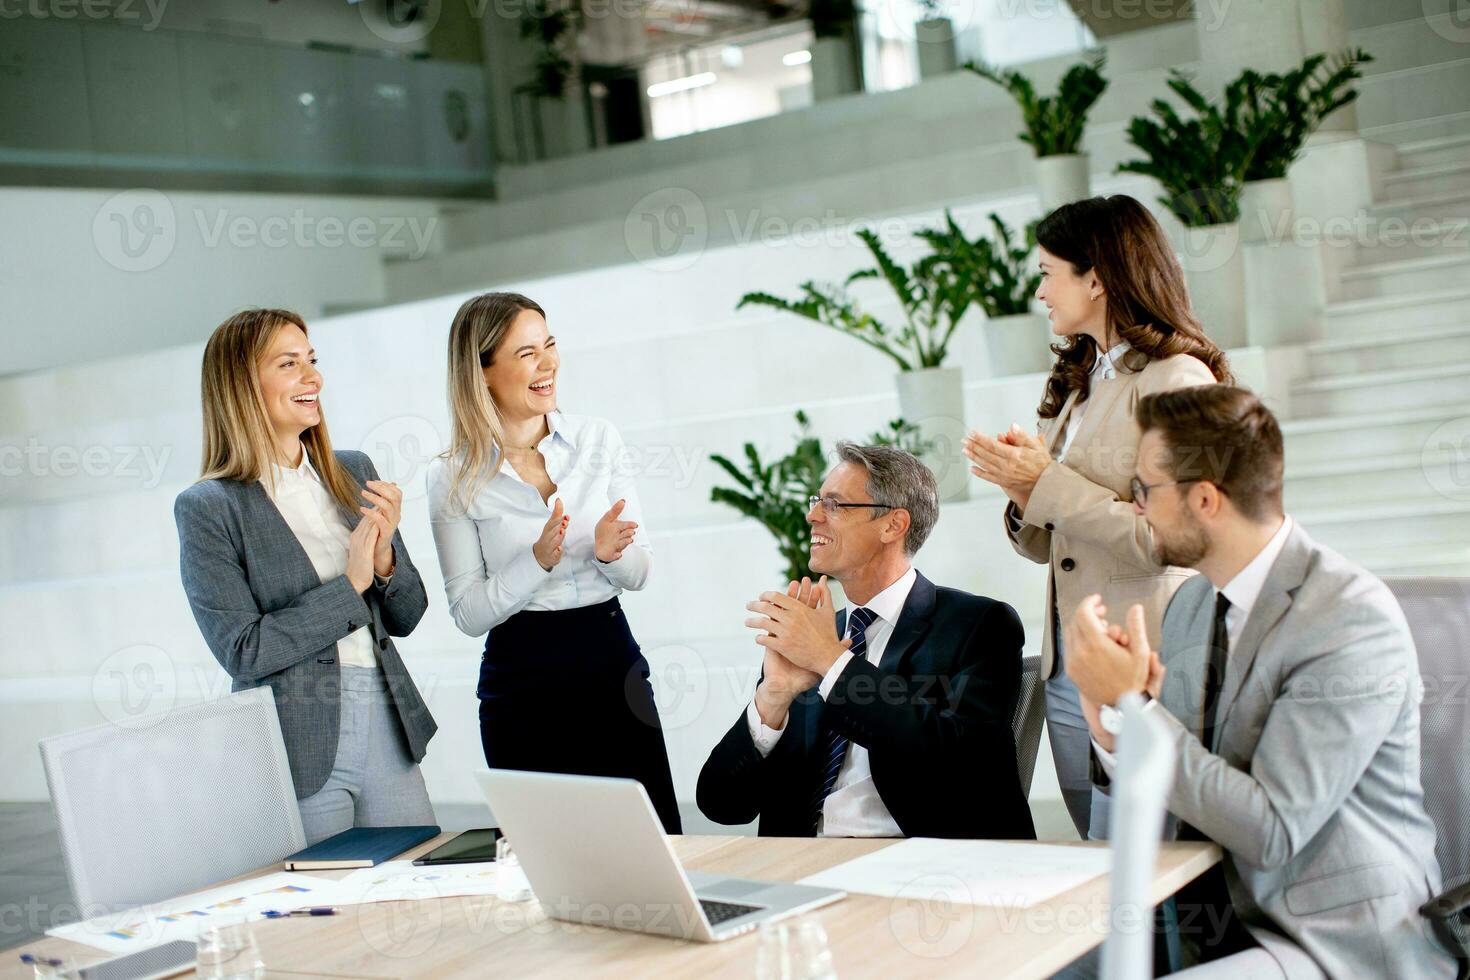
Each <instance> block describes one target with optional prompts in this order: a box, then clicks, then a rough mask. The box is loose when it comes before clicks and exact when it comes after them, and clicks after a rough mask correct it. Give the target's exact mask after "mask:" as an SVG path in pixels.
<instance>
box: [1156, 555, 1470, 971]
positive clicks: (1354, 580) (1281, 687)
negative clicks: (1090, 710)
mask: <svg viewBox="0 0 1470 980" xmlns="http://www.w3.org/2000/svg"><path fill="white" fill-rule="evenodd" d="M1214 611H1215V589H1214V587H1213V586H1212V585H1211V584H1210V581H1209V579H1207V578H1206V577H1205V576H1203V575H1199V576H1196V577H1194V578H1192V579H1190V580H1189V581H1188V582H1186V583H1185V584H1184V585H1183V586H1181V587H1180V589H1179V591H1178V592H1177V593H1175V595H1174V598H1173V601H1172V602H1170V604H1169V607H1168V610H1167V611H1166V612H1165V614H1164V623H1163V635H1162V642H1161V644H1160V656H1161V658H1162V659H1163V661H1164V664H1165V666H1166V667H1167V668H1168V669H1167V672H1166V674H1165V675H1164V686H1163V691H1162V696H1161V697H1160V699H1159V702H1160V704H1159V707H1161V708H1163V709H1164V710H1163V711H1161V712H1159V714H1160V716H1161V717H1162V718H1163V719H1164V720H1165V722H1166V723H1167V724H1168V726H1169V728H1170V730H1171V731H1172V732H1173V734H1174V741H1175V745H1176V747H1177V749H1178V763H1177V767H1176V771H1175V777H1174V786H1173V789H1172V790H1171V792H1170V796H1169V811H1170V812H1171V813H1172V814H1173V815H1174V816H1175V817H1177V818H1179V819H1181V820H1184V821H1186V822H1188V823H1189V824H1191V825H1192V826H1194V827H1195V828H1196V829H1198V830H1199V831H1201V832H1202V833H1203V834H1205V836H1207V837H1209V838H1210V839H1211V840H1213V841H1215V842H1216V843H1218V844H1220V846H1221V847H1222V848H1224V850H1225V877H1226V882H1227V884H1228V887H1229V889H1230V900H1231V903H1232V904H1233V905H1234V907H1235V910H1236V912H1237V913H1238V914H1239V916H1240V920H1241V922H1242V923H1243V924H1244V925H1245V926H1246V927H1247V928H1248V929H1249V930H1250V932H1251V935H1252V936H1253V937H1254V938H1255V939H1256V941H1257V942H1259V943H1260V944H1261V945H1262V946H1263V947H1265V949H1266V950H1267V951H1268V952H1270V953H1271V954H1272V955H1273V956H1274V957H1275V958H1276V959H1277V961H1278V962H1279V963H1280V964H1281V966H1282V968H1283V969H1284V970H1285V971H1286V974H1287V976H1289V977H1292V978H1298V977H1319V976H1321V975H1323V974H1326V975H1328V976H1332V977H1359V976H1361V977H1367V976H1372V977H1422V978H1428V977H1452V976H1454V972H1455V971H1454V964H1453V962H1452V961H1451V960H1450V959H1449V957H1448V956H1447V955H1445V954H1444V953H1442V952H1440V951H1439V948H1438V947H1437V946H1436V945H1435V944H1434V942H1433V940H1431V939H1430V938H1429V933H1428V930H1427V927H1426V925H1425V923H1424V921H1423V920H1422V919H1421V918H1420V916H1419V912H1418V909H1419V906H1420V905H1421V904H1423V903H1424V902H1426V901H1428V900H1429V898H1430V897H1431V896H1433V895H1435V894H1438V892H1439V885H1440V874H1439V869H1438V866H1437V864H1436V862H1435V857H1434V842H1435V829H1434V824H1433V823H1432V822H1431V821H1430V819H1429V817H1428V815H1427V814H1426V812H1425V810H1424V793H1423V789H1422V787H1421V783H1420V773H1419V702H1418V691H1419V663H1418V659H1417V656H1416V654H1415V651H1414V641H1413V638H1412V636H1411V635H1410V633H1409V627H1408V624H1407V623H1406V622H1405V620H1404V616H1403V613H1402V612H1401V611H1400V609H1399V606H1398V603H1397V602H1396V601H1395V600H1394V598H1393V595H1392V594H1391V593H1390V592H1389V591H1388V588H1387V587H1386V586H1385V585H1384V584H1383V583H1382V582H1380V581H1379V580H1378V579H1377V578H1375V577H1374V576H1372V575H1370V574H1369V573H1368V572H1365V571H1363V570H1362V569H1360V568H1358V567H1356V566H1355V565H1352V564H1350V563H1349V562H1348V561H1347V560H1346V559H1344V558H1343V557H1342V556H1341V555H1339V554H1337V553H1336V552H1334V551H1331V550H1330V549H1327V548H1324V547H1322V546H1320V545H1318V544H1316V543H1315V542H1313V541H1312V539H1311V538H1310V537H1308V536H1307V534H1306V532H1305V531H1303V530H1302V529H1301V527H1300V526H1297V527H1294V528H1293V529H1292V531H1291V532H1290V533H1289V534H1288V536H1287V540H1286V544H1285V547H1284V548H1283V549H1282V551H1281V554H1280V555H1279V556H1278V557H1277V559H1276V562H1275V564H1274V565H1272V567H1271V570H1270V572H1269V574H1268V575H1267V578H1266V583H1265V586H1264V588H1263V589H1262V590H1261V594H1260V597H1259V598H1258V599H1257V601H1256V604H1255V606H1254V607H1253V608H1252V609H1251V612H1250V617H1249V618H1248V619H1247V620H1246V623H1245V627H1244V629H1243V631H1242V632H1241V635H1240V639H1239V641H1237V643H1236V644H1235V647H1234V649H1232V650H1230V653H1229V659H1228V661H1227V667H1226V671H1225V683H1224V688H1223V690H1222V692H1221V698H1220V704H1219V708H1218V712H1217V721H1216V737H1215V747H1214V748H1215V751H1214V752H1211V751H1210V750H1209V749H1208V748H1207V747H1206V746H1204V745H1202V744H1201V743H1200V735H1199V733H1200V731H1201V730H1202V727H1203V726H1202V713H1201V702H1202V701H1203V692H1204V673H1205V668H1206V665H1207V664H1208V660H1209V645H1210V638H1211V631H1212V625H1213V621H1214ZM1154 710H1157V709H1154Z"/></svg>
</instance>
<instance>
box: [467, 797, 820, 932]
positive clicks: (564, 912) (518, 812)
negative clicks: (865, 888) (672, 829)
mask: <svg viewBox="0 0 1470 980" xmlns="http://www.w3.org/2000/svg"><path fill="white" fill-rule="evenodd" d="M475 778H477V779H478V780H479V781H480V789H481V790H482V791H483V792H484V794H485V799H486V800H487V801H488V802H489V804H490V810H491V812H492V813H493V814H494V815H495V820H496V822H497V823H498V824H499V825H500V830H501V832H502V833H504V834H505V836H506V837H507V838H509V840H510V845H511V847H512V849H514V851H515V853H516V856H517V857H519V858H520V862H521V867H522V869H523V870H524V871H525V872H526V878H527V879H528V880H529V881H530V883H531V890H532V891H534V892H535V893H536V898H537V899H538V900H539V901H540V902H541V907H542V908H543V909H544V910H545V911H546V913H547V915H549V916H551V917H552V918H555V919H565V920H567V921H569V922H580V923H584V924H588V925H600V926H610V927H612V928H614V929H628V930H632V931H635V932H650V933H654V934H657V935H660V936H675V937H677V938H679V939H694V940H698V941H700V942H716V941H718V940H721V939H729V938H730V937H732V936H738V935H740V934H741V933H743V932H749V931H750V930H752V929H754V928H755V927H756V926H758V925H760V923H762V922H765V921H767V920H770V919H779V918H784V917H786V916H789V915H796V914H797V913H800V912H805V911H807V910H808V909H814V908H817V907H818V906H822V905H826V904H828V903H829V902H835V901H837V900H838V899H839V898H843V897H844V896H845V895H846V893H845V892H840V891H834V890H833V889H830V888H812V887H809V886H806V885H791V884H783V883H779V882H766V881H750V880H748V879H745V878H727V877H724V876H722V875H712V874H703V873H701V872H698V871H687V872H686V871H685V870H684V868H683V867H682V866H681V865H680V864H679V859H678V858H676V857H675V856H674V849H673V847H672V845H671V844H670V843H669V839H668V838H667V837H666V836H664V831H663V826H662V825H661V824H660V823H659V820H658V816H657V814H655V812H654V809H653V804H652V803H651V802H650V801H649V799H648V794H647V793H646V792H644V789H643V786H642V784H640V783H638V782H637V781H636V780H632V779H604V778H600V777H595V776H563V775H558V774H555V773H540V772H517V771H512V770H508V769H485V770H481V771H480V772H477V773H476V774H475Z"/></svg>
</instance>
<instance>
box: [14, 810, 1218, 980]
mask: <svg viewBox="0 0 1470 980" xmlns="http://www.w3.org/2000/svg"><path fill="white" fill-rule="evenodd" d="M450 836H452V835H444V836H442V837H440V838H436V839H435V840H433V841H430V842H428V843H426V844H423V845H421V846H420V847H417V848H414V849H413V850H412V851H409V852H407V853H405V854H404V855H403V857H404V858H413V857H417V856H418V855H419V854H421V853H423V852H424V851H427V850H429V849H431V848H433V847H435V846H437V845H438V844H440V843H442V842H443V841H444V840H447V839H448V838H449V837H450ZM673 841H674V846H675V849H676V850H677V852H678V854H679V857H680V859H681V860H682V861H683V862H684V863H685V864H686V865H687V866H688V867H689V868H691V869H698V870H701V871H712V872H718V873H724V874H731V875H738V876H741V877H746V878H765V879H769V880H786V881H795V880H796V879H798V878H802V877H805V876H806V875H809V874H815V873H816V872H818V871H822V870H825V869H826V868H829V867H832V866H833V865H835V864H839V863H841V862H843V861H847V860H850V859H852V858H855V857H859V856H861V855H864V854H870V853H872V852H874V851H877V850H880V849H882V848H884V847H889V846H891V845H892V844H893V843H894V841H892V840H852V839H831V840H825V839H824V840H811V839H803V838H759V837H676V838H673ZM1068 846H1073V847H1099V846H1104V845H1099V844H1087V843H1081V842H1074V843H1072V844H1070V845H1068ZM1219 860H1220V849H1219V848H1218V847H1217V846H1215V845H1214V844H1207V843H1172V844H1164V845H1162V848H1161V851H1160V854H1159V861H1158V867H1157V869H1156V870H1155V873H1154V881H1153V899H1154V900H1155V901H1161V900H1163V899H1164V898H1166V897H1168V896H1169V895H1172V894H1173V893H1174V892H1176V891H1178V890H1179V889H1180V888H1181V887H1182V886H1183V885H1184V884H1186V883H1187V882H1189V881H1190V880H1192V879H1194V878H1195V877H1197V876H1199V875H1200V874H1202V873H1203V872H1204V871H1205V870H1207V869H1208V868H1209V867H1210V866H1211V865H1214V864H1215V863H1217V862H1218V861H1219ZM278 869H279V866H275V867H272V868H266V869H262V870H261V871H258V872H253V873H251V874H249V875H242V876H240V879H245V878H250V877H254V876H255V875H257V874H263V873H267V872H270V871H275V870H278ZM320 874H321V875H322V876H323V877H341V876H342V875H343V874H346V872H335V873H334V872H320ZM240 879H236V880H240ZM1107 913H1108V879H1107V876H1106V875H1100V876H1098V877H1097V878H1094V879H1092V880H1091V881H1089V882H1087V883H1086V884H1084V885H1081V886H1079V887H1077V888H1074V889H1072V890H1071V891H1069V892H1066V893H1064V894H1062V895H1059V896H1057V897H1056V898H1054V899H1052V900H1050V901H1048V902H1043V903H1041V904H1039V905H1035V906H1032V907H1031V908H1025V909H1016V908H1012V909H1006V908H998V907H990V906H982V905H976V906H970V905H939V904H937V903H931V902H924V901H917V900H907V899H889V898H877V897H874V896H869V895H851V896H849V897H848V898H846V899H844V900H843V901H840V902H837V903H836V904H833V905H829V906H826V907H825V908H822V909H819V910H817V911H816V912H813V913H810V914H811V915H813V916H815V917H816V918H817V919H819V920H820V921H821V922H822V924H823V926H824V927H825V928H826V930H827V934H828V936H829V938H830V942H831V948H832V953H833V959H834V961H835V965H836V969H837V975H838V976H839V977H841V978H844V980H845V978H850V977H866V976H879V977H884V978H890V977H894V976H923V977H926V978H928V977H948V976H955V977H961V976H963V977H984V978H986V980H998V978H1000V977H1046V976H1049V975H1050V974H1052V973H1053V972H1055V971H1056V970H1058V969H1060V968H1061V967H1062V966H1064V965H1066V964H1067V963H1069V962H1071V961H1072V960H1073V959H1075V958H1077V957H1078V956H1081V955H1082V954H1083V953H1085V952H1087V951H1088V950H1090V949H1092V948H1093V947H1095V946H1097V945H1099V944H1101V942H1102V940H1103V937H1104V936H1105V935H1106V932H1107V926H1106V922H1107ZM254 929H255V936H256V941H257V942H258V944H259V946H260V951H261V955H262V959H264V961H265V963H266V965H267V967H268V968H269V974H268V975H269V976H281V977H301V976H314V977H328V976H330V977H373V978H386V977H450V976H465V977H471V976H474V977H480V976H486V975H491V974H493V975H496V976H512V977H522V976H548V975H555V976H577V977H582V976H623V977H627V976H637V977H690V978H699V980H713V978H717V977H732V978H733V977H739V978H742V980H745V978H749V977H752V976H754V975H755V957H756V946H757V940H756V938H755V934H754V933H752V934H748V935H745V936H741V937H739V938H737V939H732V940H728V941H726V942H723V943H709V944H704V943H688V942H681V941H677V940H671V939H663V938H658V937H654V936H645V935H643V934H641V933H632V932H620V931H616V930H611V929H603V928H598V927H595V926H583V925H577V924H573V923H567V922H559V921H556V920H553V919H548V918H546V917H545V915H544V914H542V913H541V912H540V909H539V906H537V905H535V903H528V904H515V903H506V902H500V901H498V900H496V899H493V898H485V897H450V898H444V899H437V900H431V901H424V902H383V903H378V904H373V905H356V906H349V907H347V908H346V909H344V914H342V915H339V916H334V917H331V918H315V919H303V918H297V919H287V920H277V921H263V922H258V923H256V924H255V926H254ZM22 952H33V953H37V954H47V953H49V954H51V955H53V956H54V955H59V954H60V953H61V952H65V953H67V954H68V955H70V956H73V957H75V960H76V962H77V963H79V964H85V963H91V962H95V961H98V960H103V959H107V958H108V957H107V954H105V953H103V952H102V951H100V950H96V949H92V948H91V947H87V946H80V945H77V944H75V943H71V942H67V941H63V940H59V939H52V938H49V937H48V938H47V939H45V940H42V941H41V942H37V943H33V944H31V945H29V946H27V947H24V948H22V949H14V950H7V951H5V952H4V953H0V957H3V959H0V978H10V977H16V978H20V977H29V976H30V975H31V971H30V968H29V967H26V966H24V965H23V964H21V963H20V960H19V954H20V953H22Z"/></svg>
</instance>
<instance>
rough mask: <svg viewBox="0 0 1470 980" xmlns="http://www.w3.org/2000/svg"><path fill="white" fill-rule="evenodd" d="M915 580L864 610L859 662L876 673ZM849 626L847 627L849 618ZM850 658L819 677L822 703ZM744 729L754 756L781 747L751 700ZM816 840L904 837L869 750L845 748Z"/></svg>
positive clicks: (905, 580) (902, 580)
mask: <svg viewBox="0 0 1470 980" xmlns="http://www.w3.org/2000/svg"><path fill="white" fill-rule="evenodd" d="M917 578H918V572H916V571H915V570H914V569H913V568H910V569H909V570H908V571H906V572H904V573H903V575H901V576H899V578H898V580H897V581H895V582H894V583H893V584H892V585H890V586H888V588H886V589H884V590H883V591H882V592H879V593H878V594H877V595H875V596H873V598H872V600H871V601H869V602H868V603H866V604H865V608H866V609H869V610H871V611H872V613H873V615H874V616H875V617H876V618H875V619H874V620H873V622H872V624H871V625H870V626H869V627H868V629H867V632H866V633H865V634H864V635H865V637H866V639H867V643H868V646H867V649H866V650H864V651H863V657H864V659H866V660H867V661H868V663H870V664H872V665H874V666H875V667H876V666H877V665H878V662H879V661H881V660H882V659H883V651H884V650H885V649H887V648H888V639H889V637H891V636H892V635H893V626H894V624H895V623H897V622H898V617H899V614H900V613H902V612H903V607H904V603H906V602H908V598H909V591H910V590H911V589H912V588H913V587H914V580H915V579H917ZM848 622H849V623H850V622H851V617H849V620H848ZM852 658H853V653H852V651H851V650H844V651H843V653H842V655H841V656H840V657H838V658H837V660H836V662H834V663H833V664H832V666H831V668H829V669H828V671H827V673H826V674H825V675H823V677H822V682H821V683H820V684H819V685H818V686H817V693H818V694H820V695H821V698H822V700H823V701H825V700H827V695H829V694H831V693H832V688H833V686H835V685H836V683H837V678H838V677H839V676H841V674H842V671H843V670H844V669H845V668H846V667H847V665H848V663H850V662H851V661H852ZM745 723H746V725H747V726H748V727H749V728H750V737H751V740H752V741H754V742H755V748H756V751H757V752H759V753H760V754H761V757H762V758H764V757H766V756H767V755H770V753H771V750H772V749H773V748H775V747H776V743H777V742H778V741H780V739H781V733H782V732H784V731H785V730H786V729H785V728H771V727H769V726H767V725H765V724H764V723H762V722H761V716H760V712H758V711H757V710H756V708H755V701H754V699H752V700H751V702H750V705H749V706H748V707H747V708H746V709H745ZM817 836H818V837H902V836H903V831H902V830H900V829H899V827H898V823H897V822H896V821H895V820H894V819H893V815H892V814H890V813H889V812H888V807H887V806H886V805H884V803H883V798H882V797H881V796H879V795H878V787H877V786H875V785H874V784H873V770H872V766H871V765H870V763H869V761H868V750H867V748H866V747H864V746H862V745H859V744H857V743H856V742H852V741H849V742H848V743H847V754H846V755H845V756H844V757H843V759H842V766H841V768H839V769H838V770H837V782H836V783H835V784H834V785H833V787H832V792H831V793H830V794H829V795H828V796H827V800H826V802H825V803H823V804H822V819H821V821H820V822H819V823H818V825H817Z"/></svg>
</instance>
